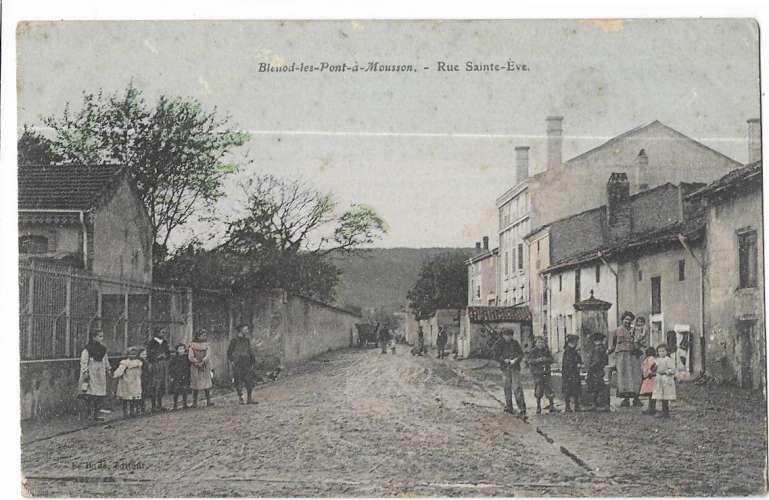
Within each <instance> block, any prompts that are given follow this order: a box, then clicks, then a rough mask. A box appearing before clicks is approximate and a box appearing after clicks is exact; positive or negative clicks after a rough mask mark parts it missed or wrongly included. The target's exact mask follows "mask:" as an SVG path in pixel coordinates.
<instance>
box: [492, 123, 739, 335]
mask: <svg viewBox="0 0 769 500" xmlns="http://www.w3.org/2000/svg"><path fill="white" fill-rule="evenodd" d="M751 124H752V121H751V122H749V123H748V128H749V130H753V129H752V128H751V126H752V125H751ZM563 128H564V119H563V117H561V116H550V117H547V119H546V133H545V138H544V144H543V145H542V149H543V150H544V154H537V153H538V151H536V150H535V151H534V154H532V155H531V157H530V154H529V153H530V152H529V147H528V146H524V145H519V146H517V147H516V148H515V160H514V166H512V167H513V168H511V183H510V185H511V187H510V188H509V189H508V190H506V191H505V192H504V193H502V194H501V195H500V196H499V197H498V198H497V200H496V206H497V210H498V217H499V223H498V227H499V235H498V236H499V245H498V247H499V259H498V265H497V270H498V271H497V272H498V274H499V278H498V280H497V284H498V290H497V293H496V296H497V303H498V305H529V306H531V307H532V308H534V309H537V308H539V306H540V304H537V303H535V301H536V300H539V299H538V297H540V296H541V293H542V290H541V288H540V284H541V282H540V281H538V280H537V279H535V277H536V276H537V271H536V269H535V267H536V262H537V261H538V260H541V258H540V257H538V254H537V253H536V252H537V248H536V246H534V247H530V246H527V245H526V243H525V241H524V236H525V235H527V234H529V233H531V232H532V230H534V229H535V228H538V227H541V226H542V225H544V224H548V223H550V222H552V221H555V220H558V219H561V218H563V217H569V216H571V215H573V214H575V213H580V212H583V211H586V210H590V209H593V208H595V207H597V206H599V205H601V204H603V203H604V201H605V185H604V182H605V179H607V178H608V177H609V175H610V174H611V173H612V172H617V173H623V174H625V175H626V176H627V178H628V182H629V186H630V193H631V194H635V193H638V192H641V191H645V190H647V189H650V188H654V187H657V186H660V185H663V184H665V183H672V184H675V185H678V184H680V183H682V182H684V183H695V182H702V183H708V182H712V181H714V180H715V179H718V178H720V177H722V176H723V175H725V174H726V173H728V172H729V171H731V170H734V169H736V168H739V167H741V166H742V165H741V163H739V162H738V161H736V160H734V159H732V158H729V157H728V156H726V155H724V154H723V153H721V152H719V151H717V150H715V149H713V148H711V147H709V146H707V145H705V144H703V143H702V142H701V141H698V140H696V139H695V138H692V137H690V136H688V135H686V134H684V133H682V132H680V131H678V130H675V129H673V128H672V127H670V126H668V125H666V124H664V123H662V122H660V121H659V120H654V121H651V122H649V123H645V124H643V125H640V126H637V127H634V128H632V129H630V130H627V131H625V132H622V133H620V134H618V135H616V136H613V137H611V138H609V139H607V140H605V141H603V142H602V143H600V144H598V145H596V146H595V147H593V148H591V149H589V150H587V151H585V152H583V153H581V154H579V155H577V156H575V157H573V158H571V159H568V160H565V161H564V160H563V159H562V149H563V141H564V135H563ZM545 251H546V249H545V248H543V247H542V243H541V242H540V247H539V252H540V254H539V255H543V254H544V252H545ZM534 323H535V329H536V323H537V317H536V313H534Z"/></svg>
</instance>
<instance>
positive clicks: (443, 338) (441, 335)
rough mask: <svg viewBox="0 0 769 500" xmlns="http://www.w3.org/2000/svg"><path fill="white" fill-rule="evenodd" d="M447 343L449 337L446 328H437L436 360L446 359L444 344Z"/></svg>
mask: <svg viewBox="0 0 769 500" xmlns="http://www.w3.org/2000/svg"><path fill="white" fill-rule="evenodd" d="M448 341H449V335H448V334H447V333H446V327H445V326H439V327H438V338H437V339H436V342H437V344H438V359H443V358H445V357H446V344H447V343H448Z"/></svg>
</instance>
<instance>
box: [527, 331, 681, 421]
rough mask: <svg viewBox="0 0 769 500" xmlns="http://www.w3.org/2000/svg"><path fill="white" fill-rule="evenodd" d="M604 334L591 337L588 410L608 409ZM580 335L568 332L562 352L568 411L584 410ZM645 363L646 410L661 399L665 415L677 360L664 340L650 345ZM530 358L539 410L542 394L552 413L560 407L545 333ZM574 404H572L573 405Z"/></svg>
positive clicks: (651, 410) (653, 410) (653, 411)
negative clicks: (553, 387) (582, 402)
mask: <svg viewBox="0 0 769 500" xmlns="http://www.w3.org/2000/svg"><path fill="white" fill-rule="evenodd" d="M604 339H605V336H604V335H602V334H600V333H596V334H593V336H592V337H591V340H592V342H593V346H592V350H591V351H590V355H589V359H588V364H587V366H586V368H587V384H586V391H585V392H586V400H585V402H586V403H587V404H586V407H585V408H584V409H585V410H596V411H608V410H609V399H610V398H609V385H608V380H607V379H608V374H607V373H606V367H607V366H608V364H609V358H608V354H607V349H606V345H605V344H604ZM578 343H579V337H578V336H577V335H569V336H567V339H566V346H565V348H564V352H563V359H562V365H561V375H562V381H563V397H564V401H565V411H567V412H571V411H581V410H582V408H581V407H580V403H581V401H582V383H581V374H580V372H581V371H582V367H583V363H582V356H581V355H580V353H579V351H578V350H577V345H578ZM645 355H646V357H645V359H644V361H643V364H642V374H641V375H642V384H641V387H640V388H639V394H640V395H641V396H644V397H648V401H649V405H648V408H647V409H646V410H645V411H644V412H643V413H644V414H646V415H655V414H656V412H657V409H656V405H657V401H660V402H661V403H662V412H661V415H660V416H662V417H669V416H670V401H672V400H675V399H676V385H675V373H676V367H675V361H674V360H673V359H672V358H670V357H668V348H667V345H665V344H661V345H659V346H658V347H657V348H656V349H655V348H653V347H649V348H648V349H646V352H645ZM527 362H528V365H529V369H530V371H531V376H532V379H533V381H534V397H535V398H536V400H537V414H541V413H542V406H541V401H542V398H543V397H546V398H547V399H548V400H549V403H550V404H549V406H547V407H546V408H545V409H547V410H549V411H550V412H551V413H555V412H556V411H557V410H556V408H555V405H554V404H553V397H554V394H553V390H552V387H551V384H550V375H551V374H550V365H551V364H552V363H553V357H552V354H551V353H550V350H549V349H548V348H547V344H546V342H545V339H544V337H537V338H536V339H535V347H534V348H533V349H532V350H531V351H529V353H528V355H527ZM572 404H573V407H572Z"/></svg>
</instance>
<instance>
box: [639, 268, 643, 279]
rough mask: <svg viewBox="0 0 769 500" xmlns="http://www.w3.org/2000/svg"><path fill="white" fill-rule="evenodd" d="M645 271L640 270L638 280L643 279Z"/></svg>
mask: <svg viewBox="0 0 769 500" xmlns="http://www.w3.org/2000/svg"><path fill="white" fill-rule="evenodd" d="M643 279H644V273H643V271H641V270H640V269H639V270H638V281H643Z"/></svg>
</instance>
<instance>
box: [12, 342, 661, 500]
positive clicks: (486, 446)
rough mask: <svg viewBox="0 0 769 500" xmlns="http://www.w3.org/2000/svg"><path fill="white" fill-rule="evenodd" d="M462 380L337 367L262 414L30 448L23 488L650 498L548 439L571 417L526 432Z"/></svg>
mask: <svg viewBox="0 0 769 500" xmlns="http://www.w3.org/2000/svg"><path fill="white" fill-rule="evenodd" d="M402 351H405V349H402ZM458 367H459V365H458V364H457V363H456V362H453V361H450V360H437V359H434V358H420V357H412V356H410V355H408V354H407V353H406V352H401V353H398V354H397V355H394V356H393V355H389V354H388V355H382V354H379V352H378V351H376V350H369V351H357V350H350V351H343V352H338V353H334V354H329V355H328V357H327V358H326V359H325V360H324V359H320V360H317V361H314V362H312V363H310V364H308V365H307V366H306V367H304V368H303V369H302V370H300V371H299V372H297V373H295V374H293V375H291V376H290V377H287V378H285V379H283V380H281V381H280V382H278V383H276V384H273V385H269V386H263V387H262V388H260V389H259V390H258V392H257V399H258V400H259V402H260V403H259V404H258V405H256V406H242V405H238V404H237V400H236V398H235V397H234V396H231V397H227V398H224V399H221V400H219V401H218V402H217V405H216V406H214V407H212V408H200V409H197V410H188V411H178V412H169V413H164V414H159V415H152V416H149V417H145V418H141V419H133V420H128V421H121V422H118V423H114V424H110V425H108V426H104V427H96V428H91V429H87V430H84V431H80V432H76V433H72V434H67V435H65V436H59V437H55V438H53V439H49V440H44V441H39V442H35V443H31V444H29V445H26V446H24V447H23V448H22V467H23V471H24V474H25V477H26V481H27V483H26V488H27V489H28V490H29V492H30V493H31V494H32V495H35V496H40V495H46V496H62V495H64V496H95V495H108V496H278V497H283V496H396V495H397V496H404V495H436V496H458V495H461V496H479V495H484V496H485V495H504V496H512V495H526V496H541V495H548V496H550V495H622V494H626V495H627V494H635V495H642V494H650V490H649V489H648V488H644V482H643V480H642V479H643V478H638V477H632V478H627V477H624V476H614V475H612V474H610V473H607V471H606V470H605V469H604V470H603V471H602V470H601V467H600V466H596V465H595V464H605V463H611V462H612V459H613V458H614V457H612V456H611V453H612V450H611V448H609V447H606V446H597V447H596V448H595V451H591V449H590V447H586V446H581V447H580V449H579V450H572V449H569V446H568V443H564V442H562V441H559V439H560V437H559V436H558V435H557V433H555V432H552V431H548V430H547V425H551V426H552V422H555V420H554V419H559V418H561V417H562V416H565V415H561V416H552V417H551V416H548V417H541V418H540V419H536V418H534V419H532V421H531V422H530V423H523V422H521V421H520V420H517V419H515V418H513V417H511V416H509V415H506V414H504V413H503V412H502V411H501V405H500V402H499V400H498V398H499V396H500V394H499V392H498V391H496V389H498V387H496V386H494V385H493V384H490V383H487V382H480V383H479V382H478V381H477V380H476V379H474V378H472V376H471V375H468V374H467V373H466V372H463V371H462V370H461V369H459V368H458ZM544 419H550V420H548V421H547V422H546V421H545V420H544ZM546 423H547V425H545V424H546ZM567 434H568V433H567ZM607 454H608V455H607Z"/></svg>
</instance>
